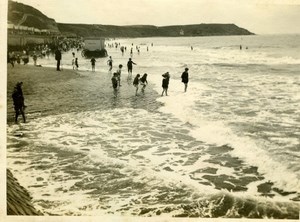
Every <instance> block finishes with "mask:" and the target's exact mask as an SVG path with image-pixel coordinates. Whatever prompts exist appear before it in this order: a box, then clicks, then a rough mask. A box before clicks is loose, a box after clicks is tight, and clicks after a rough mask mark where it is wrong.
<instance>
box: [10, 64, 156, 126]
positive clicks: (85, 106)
mask: <svg viewBox="0 0 300 222" xmlns="http://www.w3.org/2000/svg"><path fill="white" fill-rule="evenodd" d="M7 70H8V76H7V91H8V92H7V106H8V109H7V115H8V116H7V121H8V124H11V123H12V122H13V119H14V109H13V103H12V98H11V93H12V90H13V88H14V86H15V84H16V83H17V82H20V81H22V82H23V83H24V86H23V93H24V97H25V105H26V106H27V108H26V114H27V119H28V121H30V118H34V116H47V115H55V114H62V113H72V112H79V111H85V110H105V109H110V108H120V107H132V108H140V107H143V108H146V109H149V110H154V109H157V102H155V99H156V98H157V97H158V96H159V95H158V94H157V92H155V91H153V90H152V89H151V85H150V86H148V87H147V89H146V92H145V94H142V93H139V95H138V96H135V88H134V87H133V85H132V83H131V81H130V82H129V83H128V82H127V81H126V77H127V73H126V71H123V73H124V74H122V77H121V84H122V86H121V87H120V89H119V91H118V94H117V97H115V96H114V93H113V88H112V84H111V73H104V72H97V71H96V72H91V71H80V70H79V71H75V70H68V69H63V70H62V71H56V70H55V69H54V68H45V67H34V66H30V65H15V67H14V68H13V67H11V66H10V65H8V68H7ZM20 120H21V118H20Z"/></svg>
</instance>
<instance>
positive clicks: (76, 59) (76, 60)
mask: <svg viewBox="0 0 300 222" xmlns="http://www.w3.org/2000/svg"><path fill="white" fill-rule="evenodd" d="M75 67H76V70H78V67H79V65H78V58H75Z"/></svg>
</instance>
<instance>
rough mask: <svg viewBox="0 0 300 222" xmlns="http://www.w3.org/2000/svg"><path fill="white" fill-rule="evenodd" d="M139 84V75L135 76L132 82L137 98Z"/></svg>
mask: <svg viewBox="0 0 300 222" xmlns="http://www.w3.org/2000/svg"><path fill="white" fill-rule="evenodd" d="M139 83H140V74H137V75H136V77H135V78H134V80H133V85H134V86H135V88H136V90H135V95H136V96H137V92H138V90H139Z"/></svg>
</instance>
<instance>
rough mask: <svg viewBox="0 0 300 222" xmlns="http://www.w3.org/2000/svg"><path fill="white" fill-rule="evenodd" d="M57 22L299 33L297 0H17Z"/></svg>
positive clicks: (299, 11)
mask: <svg viewBox="0 0 300 222" xmlns="http://www.w3.org/2000/svg"><path fill="white" fill-rule="evenodd" d="M17 2H21V3H24V4H27V5H31V6H33V7H35V8H36V9H38V10H40V11H41V12H42V13H44V14H45V15H47V16H48V17H50V18H53V19H55V21H56V22H60V23H86V24H104V25H138V24H142V25H156V26H165V25H185V24H200V23H234V24H236V25H237V26H239V27H242V28H245V29H248V30H249V31H251V32H254V33H256V34H273V33H300V0H17Z"/></svg>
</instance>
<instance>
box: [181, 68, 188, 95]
mask: <svg viewBox="0 0 300 222" xmlns="http://www.w3.org/2000/svg"><path fill="white" fill-rule="evenodd" d="M188 71H189V69H188V68H185V70H184V72H183V73H182V75H181V79H182V82H183V83H184V92H186V90H187V87H188V82H189V73H188Z"/></svg>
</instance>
